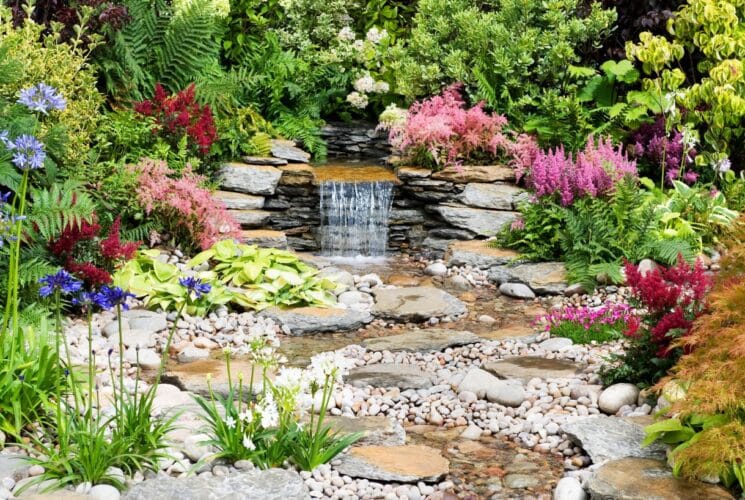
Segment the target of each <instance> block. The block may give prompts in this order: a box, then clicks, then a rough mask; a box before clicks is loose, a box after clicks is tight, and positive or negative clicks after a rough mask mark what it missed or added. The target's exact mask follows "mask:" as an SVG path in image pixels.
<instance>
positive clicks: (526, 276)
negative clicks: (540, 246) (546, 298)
mask: <svg viewBox="0 0 745 500" xmlns="http://www.w3.org/2000/svg"><path fill="white" fill-rule="evenodd" d="M507 272H508V274H509V280H510V281H517V282H520V283H525V284H526V285H528V286H529V287H530V288H532V289H533V291H534V292H535V293H536V294H537V295H556V294H563V293H564V290H566V288H567V286H568V285H567V277H566V267H565V266H564V263H563V262H529V263H525V264H520V265H517V266H515V267H510V268H508V269H507Z"/></svg>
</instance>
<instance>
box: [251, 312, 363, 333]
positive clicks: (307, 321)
mask: <svg viewBox="0 0 745 500" xmlns="http://www.w3.org/2000/svg"><path fill="white" fill-rule="evenodd" d="M259 316H264V317H267V318H271V319H273V320H275V321H277V322H278V323H279V324H281V325H282V326H284V327H286V328H287V329H289V331H290V334H291V335H306V334H310V333H319V332H342V331H350V330H356V329H358V328H360V327H362V326H364V325H366V324H367V323H370V322H371V321H372V320H373V318H372V316H371V315H370V313H369V312H367V311H359V310H355V309H340V308H337V307H295V308H292V309H282V308H280V307H270V308H268V309H264V310H263V311H261V312H260V313H259Z"/></svg>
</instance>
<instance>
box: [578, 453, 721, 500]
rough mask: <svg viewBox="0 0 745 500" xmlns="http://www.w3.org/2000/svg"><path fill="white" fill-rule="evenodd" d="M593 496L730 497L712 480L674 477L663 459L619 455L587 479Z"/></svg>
mask: <svg viewBox="0 0 745 500" xmlns="http://www.w3.org/2000/svg"><path fill="white" fill-rule="evenodd" d="M586 487H587V490H588V491H589V493H590V498H592V499H593V500H699V499H704V498H705V499H707V500H716V499H725V498H733V497H732V495H730V494H729V493H728V492H727V491H726V490H725V489H723V488H720V487H719V486H715V485H713V484H706V483H702V482H698V481H689V480H686V479H683V478H677V477H674V476H673V474H672V471H670V469H669V468H668V467H667V465H666V464H665V462H663V461H661V460H654V459H650V458H622V459H620V460H613V461H611V462H608V463H606V464H605V465H603V466H602V467H600V468H599V469H597V470H596V471H595V473H594V474H593V475H592V477H591V478H590V480H589V481H588V482H587V486H586Z"/></svg>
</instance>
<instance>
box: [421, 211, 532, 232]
mask: <svg viewBox="0 0 745 500" xmlns="http://www.w3.org/2000/svg"><path fill="white" fill-rule="evenodd" d="M429 208H431V210H432V211H434V212H436V213H438V214H440V216H441V217H442V218H443V219H444V220H445V222H448V223H449V224H451V225H453V226H455V227H459V228H462V229H467V230H469V231H471V232H473V233H476V234H477V235H479V236H494V235H496V234H497V233H498V232H499V231H501V229H502V228H503V227H504V226H506V225H507V224H510V223H511V222H512V221H514V220H515V219H517V216H518V214H517V212H507V211H502V210H487V209H483V208H472V207H467V206H465V205H456V204H450V205H432V206H431V207H429Z"/></svg>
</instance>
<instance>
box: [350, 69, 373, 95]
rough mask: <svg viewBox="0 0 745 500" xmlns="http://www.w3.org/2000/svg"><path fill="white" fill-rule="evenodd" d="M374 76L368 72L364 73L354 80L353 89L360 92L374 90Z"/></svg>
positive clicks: (365, 92) (364, 92)
mask: <svg viewBox="0 0 745 500" xmlns="http://www.w3.org/2000/svg"><path fill="white" fill-rule="evenodd" d="M375 84H376V82H375V78H373V77H372V76H370V73H365V74H364V75H362V76H361V77H359V78H358V79H357V80H356V81H355V82H354V90H356V91H357V92H359V93H361V94H367V93H370V92H375Z"/></svg>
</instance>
